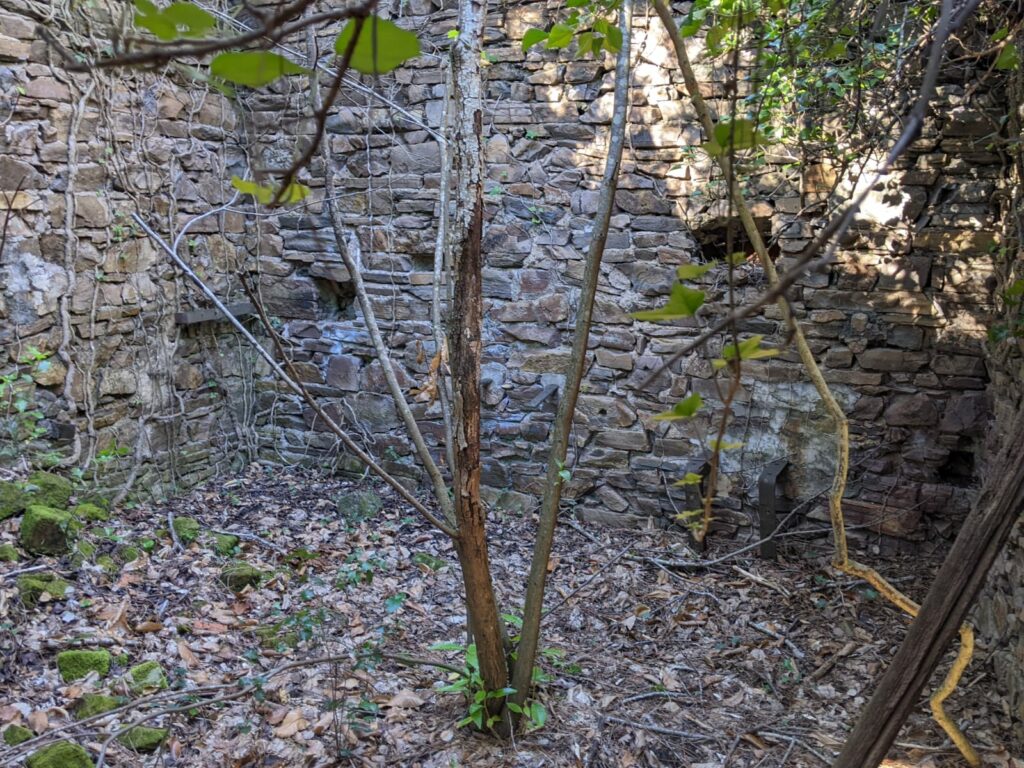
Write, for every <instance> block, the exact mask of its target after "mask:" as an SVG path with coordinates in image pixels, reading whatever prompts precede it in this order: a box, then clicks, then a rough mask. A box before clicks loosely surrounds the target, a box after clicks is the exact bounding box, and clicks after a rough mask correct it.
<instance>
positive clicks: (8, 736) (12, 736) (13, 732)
mask: <svg viewBox="0 0 1024 768" xmlns="http://www.w3.org/2000/svg"><path fill="white" fill-rule="evenodd" d="M33 736H35V734H34V733H32V731H30V730H29V729H28V728H26V727H25V726H23V725H9V726H7V730H6V731H4V744H7V745H8V746H10V747H14V746H17V745H18V744H21V742H23V741H28V740H29V739H31V738H32V737H33Z"/></svg>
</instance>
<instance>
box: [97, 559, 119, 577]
mask: <svg viewBox="0 0 1024 768" xmlns="http://www.w3.org/2000/svg"><path fill="white" fill-rule="evenodd" d="M96 565H98V566H99V567H100V568H101V569H102V570H103V572H104V573H106V574H115V573H117V572H118V571H119V570H120V569H121V566H119V565H118V564H117V561H116V560H114V558H112V557H111V556H110V555H100V556H99V557H97V558H96Z"/></svg>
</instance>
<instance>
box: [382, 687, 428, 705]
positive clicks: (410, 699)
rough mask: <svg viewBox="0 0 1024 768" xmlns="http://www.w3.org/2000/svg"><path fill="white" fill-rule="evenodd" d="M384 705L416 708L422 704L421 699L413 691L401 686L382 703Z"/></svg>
mask: <svg viewBox="0 0 1024 768" xmlns="http://www.w3.org/2000/svg"><path fill="white" fill-rule="evenodd" d="M384 706H385V707H401V708H402V709H416V708H417V707H422V706H423V699H421V698H420V697H419V696H417V695H416V694H415V693H413V692H412V691H410V690H409V689H408V688H403V689H402V690H400V691H399V692H398V693H396V694H395V695H394V696H392V697H391V698H390V699H388V701H387V703H386V704H385V705H384Z"/></svg>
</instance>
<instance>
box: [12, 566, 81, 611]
mask: <svg viewBox="0 0 1024 768" xmlns="http://www.w3.org/2000/svg"><path fill="white" fill-rule="evenodd" d="M17 585H18V597H20V598H21V602H22V604H24V605H25V607H26V608H35V607H36V605H38V603H39V598H40V597H42V596H43V594H44V593H45V594H48V595H50V596H51V597H54V598H56V599H58V600H61V599H63V597H64V593H65V592H67V591H68V587H70V586H71V585H70V584H68V583H67V582H66V581H64V579H62V578H60V577H58V576H54V575H53V574H52V573H31V574H25V575H24V576H19V577H18V581H17Z"/></svg>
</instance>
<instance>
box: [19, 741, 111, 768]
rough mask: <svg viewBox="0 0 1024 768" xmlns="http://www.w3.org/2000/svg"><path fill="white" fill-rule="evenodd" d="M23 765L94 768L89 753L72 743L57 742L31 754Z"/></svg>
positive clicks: (45, 767) (34, 767) (50, 767)
mask: <svg viewBox="0 0 1024 768" xmlns="http://www.w3.org/2000/svg"><path fill="white" fill-rule="evenodd" d="M25 765H27V766H28V768H95V766H94V765H93V762H92V760H90V759H89V753H88V752H86V751H85V749H83V748H82V747H80V746H79V745H78V744H75V743H74V742H73V741H58V742H57V743H56V744H51V745H50V746H48V747H43V748H42V749H40V750H39V751H38V752H33V753H32V754H31V755H29V757H28V760H26V761H25Z"/></svg>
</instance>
